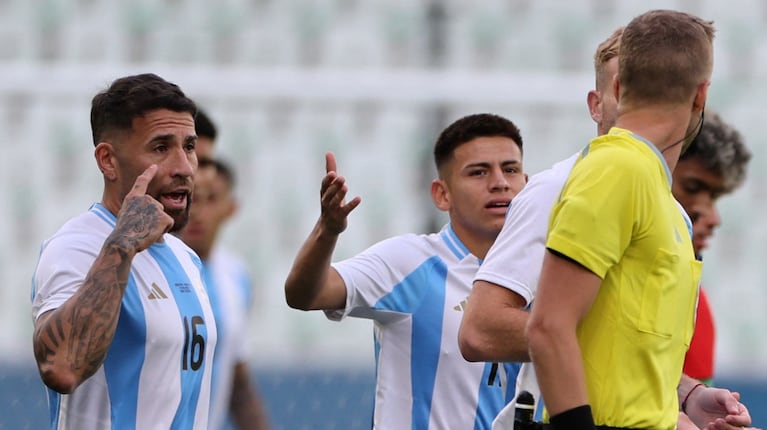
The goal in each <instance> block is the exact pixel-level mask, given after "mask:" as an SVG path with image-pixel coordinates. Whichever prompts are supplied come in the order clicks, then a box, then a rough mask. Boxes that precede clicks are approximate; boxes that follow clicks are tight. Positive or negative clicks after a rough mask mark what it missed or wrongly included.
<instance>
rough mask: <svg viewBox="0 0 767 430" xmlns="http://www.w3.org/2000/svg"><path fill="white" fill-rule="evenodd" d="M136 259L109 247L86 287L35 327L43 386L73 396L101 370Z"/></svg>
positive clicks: (109, 243) (110, 244)
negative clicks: (78, 388) (81, 385)
mask: <svg viewBox="0 0 767 430" xmlns="http://www.w3.org/2000/svg"><path fill="white" fill-rule="evenodd" d="M133 256H134V253H133V252H129V251H126V250H125V247H123V246H119V245H117V244H116V243H114V242H113V241H107V243H105V245H104V246H103V247H102V249H101V252H100V253H99V255H98V256H97V257H96V259H95V260H94V262H93V265H92V266H91V269H90V271H89V272H88V274H87V276H86V278H85V281H84V282H83V285H82V287H81V288H80V289H79V290H78V291H77V292H76V293H75V294H74V295H72V297H70V298H69V300H67V301H66V302H65V303H64V304H63V305H61V306H60V307H59V308H57V309H55V310H53V311H51V312H48V313H46V314H44V315H42V316H41V317H40V318H39V319H38V321H37V323H36V326H35V332H34V337H33V339H34V353H35V359H36V360H37V365H38V368H39V371H40V375H41V376H42V379H43V381H44V382H45V383H46V385H48V386H49V387H51V388H52V389H53V390H56V391H58V392H61V393H69V392H71V391H72V390H74V389H75V388H76V387H77V386H78V385H79V384H80V383H82V382H83V381H84V380H85V379H87V378H88V377H90V376H91V375H93V373H95V372H96V370H97V369H98V368H99V366H101V363H102V362H103V361H104V358H105V357H106V354H107V351H108V350H109V346H110V345H111V343H112V338H113V336H114V333H115V330H116V328H117V321H118V318H119V315H120V304H121V301H122V297H123V294H124V292H125V286H126V284H127V282H128V276H129V273H130V266H131V261H132V259H133Z"/></svg>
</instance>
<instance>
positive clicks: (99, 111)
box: [91, 73, 197, 146]
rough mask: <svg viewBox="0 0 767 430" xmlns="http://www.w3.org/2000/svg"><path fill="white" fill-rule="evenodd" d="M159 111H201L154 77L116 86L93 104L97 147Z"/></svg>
mask: <svg viewBox="0 0 767 430" xmlns="http://www.w3.org/2000/svg"><path fill="white" fill-rule="evenodd" d="M156 109H168V110H171V111H174V112H189V113H190V114H191V115H192V117H194V116H195V114H196V113H197V107H196V106H195V104H194V102H193V101H192V100H191V99H189V98H188V97H187V96H186V95H184V92H183V91H181V89H180V88H179V87H178V85H176V84H173V83H170V82H168V81H166V80H164V79H163V78H161V77H159V76H157V75H155V74H152V73H144V74H140V75H133V76H125V77H122V78H119V79H117V80H115V81H114V82H112V84H111V85H110V86H109V88H107V89H106V90H104V91H102V92H100V93H98V94H96V96H94V97H93V100H92V101H91V132H92V133H93V145H94V146H96V145H98V143H99V142H101V141H102V140H104V139H105V138H107V137H109V133H113V132H116V131H124V130H130V129H131V128H132V127H133V120H134V119H135V118H138V117H141V116H142V115H144V114H146V113H147V112H150V111H153V110H156Z"/></svg>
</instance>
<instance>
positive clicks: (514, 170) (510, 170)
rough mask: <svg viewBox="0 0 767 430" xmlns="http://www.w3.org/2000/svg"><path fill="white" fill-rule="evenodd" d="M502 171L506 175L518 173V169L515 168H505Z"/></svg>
mask: <svg viewBox="0 0 767 430" xmlns="http://www.w3.org/2000/svg"><path fill="white" fill-rule="evenodd" d="M503 171H504V172H506V173H519V169H518V168H516V167H506V168H504V169H503Z"/></svg>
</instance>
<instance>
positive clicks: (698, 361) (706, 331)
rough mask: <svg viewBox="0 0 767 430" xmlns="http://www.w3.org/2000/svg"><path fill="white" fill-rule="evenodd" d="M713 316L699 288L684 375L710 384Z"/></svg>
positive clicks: (701, 289)
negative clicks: (693, 327)
mask: <svg viewBox="0 0 767 430" xmlns="http://www.w3.org/2000/svg"><path fill="white" fill-rule="evenodd" d="M715 340H716V332H715V329H714V314H713V313H712V312H711V306H710V305H709V302H708V296H707V295H706V291H705V290H704V289H703V287H701V288H700V295H699V298H698V311H697V316H696V319H695V331H694V332H693V334H692V342H691V343H690V349H688V350H687V355H685V357H684V374H685V375H687V376H690V377H692V378H695V379H698V380H700V381H702V382H705V383H707V384H711V380H712V379H713V377H714V343H715Z"/></svg>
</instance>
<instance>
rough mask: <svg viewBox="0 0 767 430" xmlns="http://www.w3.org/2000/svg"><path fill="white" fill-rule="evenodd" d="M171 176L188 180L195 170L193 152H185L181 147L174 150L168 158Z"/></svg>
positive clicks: (195, 159)
mask: <svg viewBox="0 0 767 430" xmlns="http://www.w3.org/2000/svg"><path fill="white" fill-rule="evenodd" d="M168 161H169V162H170V163H171V166H170V168H171V176H175V177H181V178H185V179H186V178H190V177H192V176H193V175H194V171H195V170H196V169H197V156H196V155H195V153H194V151H187V150H186V149H184V148H183V147H179V148H176V149H175V150H174V151H173V154H172V155H171V156H170V160H168Z"/></svg>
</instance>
